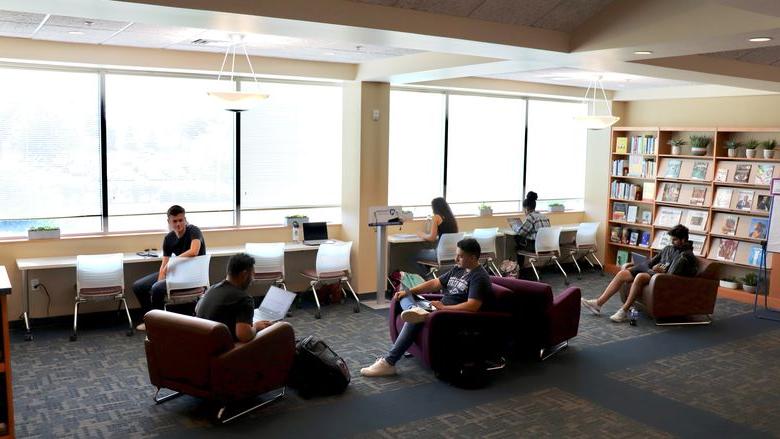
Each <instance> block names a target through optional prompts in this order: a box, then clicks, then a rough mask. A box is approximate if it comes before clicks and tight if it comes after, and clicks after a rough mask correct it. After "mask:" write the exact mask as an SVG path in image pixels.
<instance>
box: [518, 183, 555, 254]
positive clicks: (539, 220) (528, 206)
mask: <svg viewBox="0 0 780 439" xmlns="http://www.w3.org/2000/svg"><path fill="white" fill-rule="evenodd" d="M538 198H539V195H537V194H536V192H534V191H529V192H528V195H526V196H525V199H524V200H523V212H525V221H523V224H522V225H521V226H520V228H519V229H517V230H515V233H516V235H515V244H517V250H525V251H529V252H534V251H535V250H536V232H537V231H538V230H539V229H541V228H543V227H550V220H549V219H548V218H547V217H546V216H544V215H543V214H541V213H539V212H537V211H536V200H537V199H538ZM523 263H524V257H523V256H522V255H517V265H518V266H519V267H520V269H522V268H523Z"/></svg>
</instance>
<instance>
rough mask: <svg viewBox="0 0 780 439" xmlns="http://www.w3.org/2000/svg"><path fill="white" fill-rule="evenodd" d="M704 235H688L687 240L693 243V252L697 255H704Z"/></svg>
mask: <svg viewBox="0 0 780 439" xmlns="http://www.w3.org/2000/svg"><path fill="white" fill-rule="evenodd" d="M706 238H707V237H706V236H703V235H688V240H689V241H691V245H693V253H694V254H695V255H697V256H704V240H705V239H706Z"/></svg>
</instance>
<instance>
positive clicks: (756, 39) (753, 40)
mask: <svg viewBox="0 0 780 439" xmlns="http://www.w3.org/2000/svg"><path fill="white" fill-rule="evenodd" d="M748 41H750V42H751V43H765V42H767V41H772V37H754V38H750V39H749V40H748Z"/></svg>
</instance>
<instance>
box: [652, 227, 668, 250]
mask: <svg viewBox="0 0 780 439" xmlns="http://www.w3.org/2000/svg"><path fill="white" fill-rule="evenodd" d="M671 243H672V237H671V236H669V232H667V231H666V230H658V231H657V232H656V233H655V239H654V240H653V248H654V249H655V250H663V249H664V247H666V246H668V245H670V244H671Z"/></svg>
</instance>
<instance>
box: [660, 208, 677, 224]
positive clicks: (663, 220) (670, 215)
mask: <svg viewBox="0 0 780 439" xmlns="http://www.w3.org/2000/svg"><path fill="white" fill-rule="evenodd" d="M680 216H682V209H675V208H673V207H661V209H660V210H659V211H658V216H657V217H656V220H655V225H656V226H660V227H674V226H676V225H677V224H680Z"/></svg>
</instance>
